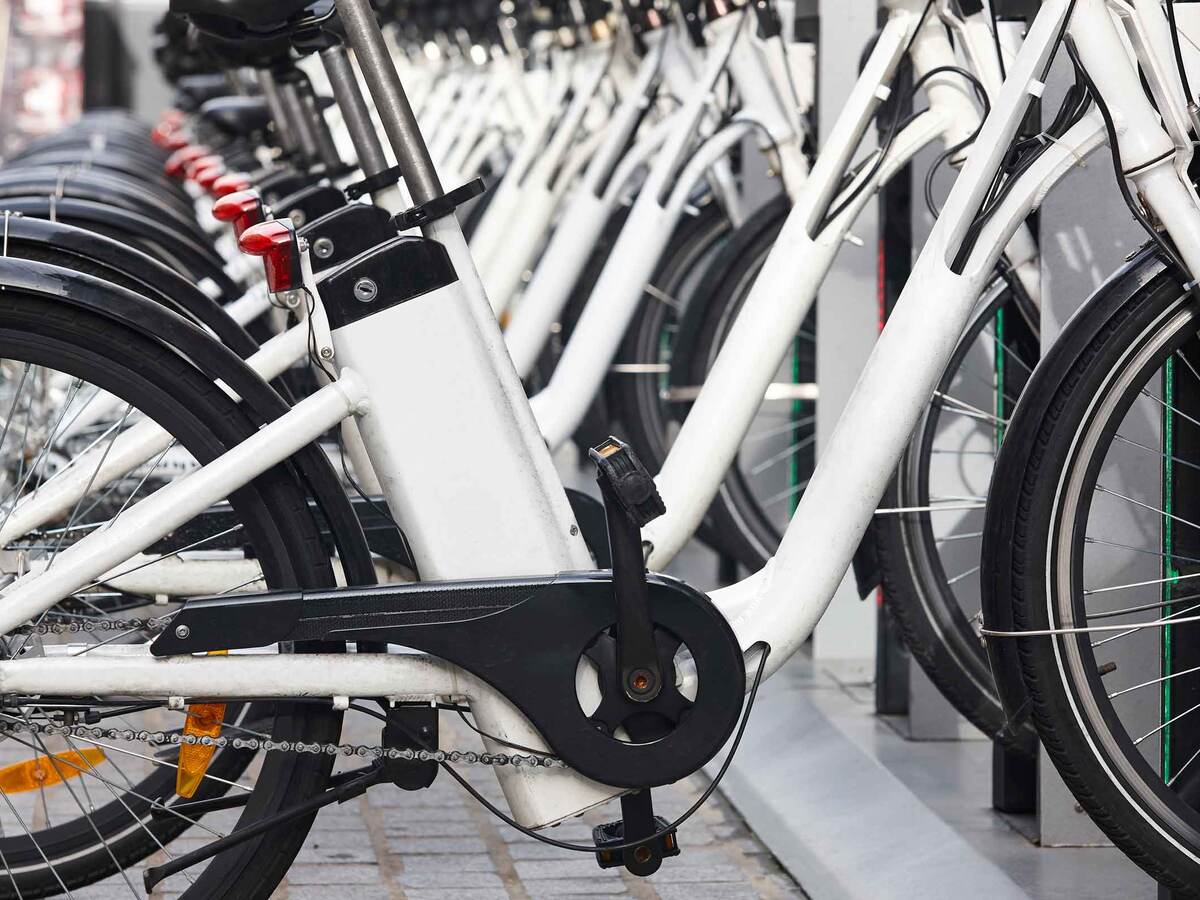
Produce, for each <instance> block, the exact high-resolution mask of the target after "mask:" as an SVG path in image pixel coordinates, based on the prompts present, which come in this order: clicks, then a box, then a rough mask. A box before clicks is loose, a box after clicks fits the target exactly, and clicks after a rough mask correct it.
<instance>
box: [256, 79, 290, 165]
mask: <svg viewBox="0 0 1200 900" xmlns="http://www.w3.org/2000/svg"><path fill="white" fill-rule="evenodd" d="M256 74H257V75H258V83H259V86H260V87H262V92H263V96H264V97H265V98H266V100H267V107H268V108H269V109H270V110H271V118H272V119H273V120H274V123H275V135H276V137H277V138H278V139H279V146H280V147H282V148H283V151H284V152H285V153H295V152H296V147H297V144H296V135H295V133H294V132H293V131H292V126H291V123H290V122H289V121H288V115H287V110H286V109H284V108H283V98H282V97H280V95H279V82H277V81H276V80H275V73H274V72H272V71H271V70H270V69H257V70H256Z"/></svg>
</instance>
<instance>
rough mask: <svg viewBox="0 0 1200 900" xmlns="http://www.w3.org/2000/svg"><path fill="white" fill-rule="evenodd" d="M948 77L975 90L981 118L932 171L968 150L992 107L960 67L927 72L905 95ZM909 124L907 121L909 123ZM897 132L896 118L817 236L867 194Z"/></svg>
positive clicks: (976, 82) (979, 86)
mask: <svg viewBox="0 0 1200 900" xmlns="http://www.w3.org/2000/svg"><path fill="white" fill-rule="evenodd" d="M948 73H952V74H955V75H961V76H962V77H963V78H966V79H967V80H968V81H969V82H971V86H972V87H973V88H974V89H975V92H976V95H977V96H978V98H979V102H980V103H981V104H982V105H983V115H982V116H980V119H979V125H978V126H977V127H976V129H975V131H973V132H972V133H971V134H970V136H968V137H967V138H966V140H963V141H960V142H959V143H957V144H955V145H954V146H953V147H950V148H948V149H947V150H946V151H945V152H944V153H943V154H942V155H940V156H939V157H938V158H937V160H936V161H935V162H934V166H935V167H936V166H938V165H940V164H941V162H942V161H944V160H946V159H949V158H950V157H951V156H953V155H954V154H955V153H958V152H959V151H961V150H963V149H964V148H966V147H969V146H970V145H971V144H972V143H973V142H974V141H975V139H976V138H977V137H978V136H979V132H980V131H981V130H982V129H983V123H984V122H986V121H987V117H988V116H989V115H990V114H991V112H992V104H991V102H990V101H989V100H988V96H987V91H986V90H984V87H983V82H981V81H980V80H979V79H978V78H977V77H976V76H975V75H974V74H973V73H972V72H968V71H967V70H966V69H963V68H961V67H960V66H938V67H937V68H935V69H930V70H929V71H928V72H926V73H925V74H924V75H922V76H921V77H920V78H918V79H917V80H916V81H914V82H913V85H912V87H911V88H910V89H909V93H910V94H911V95H912V96H914V97H915V96H916V93H917V91H918V90H920V89H921V87H922V85H924V84H925V82H927V81H928V80H929V79H931V78H933V77H935V76H937V75H945V74H948ZM909 121H911V119H910V120H909ZM899 132H900V117H899V115H897V116H895V117H894V118H893V119H892V122H891V124H890V125H889V127H888V133H887V136H886V137H885V139H884V141H883V144H882V145H881V146H880V148H879V150H878V152H877V153H876V155H875V160H874V162H873V163H872V165H871V168H870V171H869V172H868V173H867V175H866V176H865V177H864V178H862V179H861V180H860V181H859V184H858V187H857V188H855V189H854V191H853V193H851V195H850V196H849V197H847V198H846V199H845V200H844V201H842V202H841V203H840V204H838V206H837V207H836V208H835V209H833V210H831V211H830V212H829V213H827V214H826V216H825V218H824V219H822V221H821V224H820V225H819V226H818V228H817V232H818V233H820V232H821V231H823V230H824V229H825V228H826V227H827V226H828V225H829V223H830V222H832V221H833V220H834V219H836V218H837V217H838V216H839V215H841V214H842V213H843V212H845V210H847V209H848V208H850V206H851V205H852V204H853V203H854V201H855V200H857V199H858V198H859V197H860V196H861V195H862V193H863V191H865V190H867V188H868V187H869V186H870V184H871V179H872V178H874V177H875V173H876V172H878V171H879V170H880V168H882V167H883V163H884V160H885V159H886V157H887V153H888V151H889V150H890V149H891V147H892V144H893V143H894V142H895V140H896V137H897V135H898V134H899ZM926 190H927V192H928V190H929V187H928V184H927V186H926ZM926 196H927V197H928V196H929V195H928V193H927V195H926Z"/></svg>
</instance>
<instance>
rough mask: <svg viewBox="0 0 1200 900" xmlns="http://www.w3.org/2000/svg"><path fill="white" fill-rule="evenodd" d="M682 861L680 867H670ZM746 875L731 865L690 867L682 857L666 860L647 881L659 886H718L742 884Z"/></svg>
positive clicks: (688, 862)
mask: <svg viewBox="0 0 1200 900" xmlns="http://www.w3.org/2000/svg"><path fill="white" fill-rule="evenodd" d="M679 861H682V865H675V866H672V865H671V862H679ZM745 880H746V873H745V872H744V871H743V870H742V869H741V868H739V867H738V866H735V865H733V864H728V865H707V866H706V865H692V864H691V862H690V861H689V860H688V859H687V858H686V857H684V856H681V857H679V860H667V862H666V863H665V864H664V865H663V867H662V868H661V869H659V870H658V871H657V872H655V873H654V874H653V875H651V876H650V878H649V879H648V881H649V882H650V883H651V884H653V885H655V886H657V885H659V884H664V883H665V884H685V883H686V884H718V883H721V882H739V881H741V882H744V881H745Z"/></svg>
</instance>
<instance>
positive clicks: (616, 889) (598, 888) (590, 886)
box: [525, 870, 629, 900]
mask: <svg viewBox="0 0 1200 900" xmlns="http://www.w3.org/2000/svg"><path fill="white" fill-rule="evenodd" d="M597 871H601V870H597ZM525 892H526V893H527V894H529V896H530V898H538V900H541V898H543V897H545V898H549V897H628V896H629V892H628V890H626V887H625V882H623V881H622V880H621V879H620V878H597V879H588V878H556V879H546V880H545V881H531V882H525Z"/></svg>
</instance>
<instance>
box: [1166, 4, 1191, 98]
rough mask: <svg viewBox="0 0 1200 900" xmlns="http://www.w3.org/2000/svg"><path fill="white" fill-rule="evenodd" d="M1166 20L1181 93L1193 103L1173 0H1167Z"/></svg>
mask: <svg viewBox="0 0 1200 900" xmlns="http://www.w3.org/2000/svg"><path fill="white" fill-rule="evenodd" d="M1167 21H1168V22H1169V23H1170V25H1171V43H1172V45H1174V47H1175V65H1177V66H1178V67H1179V80H1180V81H1181V82H1183V93H1184V96H1186V97H1187V102H1188V103H1189V104H1190V103H1194V102H1195V101H1196V98H1195V97H1194V96H1193V95H1192V86H1191V85H1190V84H1188V76H1187V69H1186V68H1184V65H1183V48H1182V47H1180V45H1179V24H1178V23H1177V22H1176V21H1175V0H1167Z"/></svg>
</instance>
